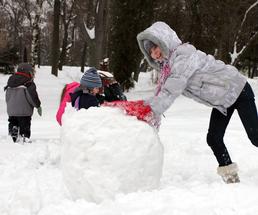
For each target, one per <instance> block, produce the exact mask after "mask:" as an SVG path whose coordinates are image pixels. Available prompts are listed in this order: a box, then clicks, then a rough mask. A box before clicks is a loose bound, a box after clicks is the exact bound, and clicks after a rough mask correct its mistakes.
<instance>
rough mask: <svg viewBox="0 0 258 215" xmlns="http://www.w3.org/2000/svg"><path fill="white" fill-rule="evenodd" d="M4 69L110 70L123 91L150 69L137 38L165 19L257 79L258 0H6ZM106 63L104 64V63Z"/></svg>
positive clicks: (0, 0) (0, 46) (1, 11)
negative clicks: (22, 64) (23, 64)
mask: <svg viewBox="0 0 258 215" xmlns="http://www.w3.org/2000/svg"><path fill="white" fill-rule="evenodd" d="M0 16H1V17H2V18H1V20H0V64H1V62H7V63H9V64H12V65H17V64H18V63H20V62H31V63H32V64H34V65H36V66H37V67H39V66H40V65H51V66H52V74H53V75H55V76H58V73H60V72H62V67H63V66H64V65H69V66H80V67H81V71H84V67H85V66H95V67H96V68H98V69H101V68H100V66H101V65H100V62H103V59H105V58H108V59H109V65H108V70H109V71H110V72H111V73H113V74H114V76H115V78H116V79H117V80H118V81H119V82H120V84H121V85H122V86H123V88H124V89H129V88H130V87H132V86H133V83H134V80H135V81H137V80H138V75H139V72H141V71H146V69H147V64H146V62H145V61H144V59H143V55H142V54H141V52H140V50H139V48H138V44H137V40H136V35H137V34H138V33H139V32H141V31H143V30H144V29H145V28H147V27H149V26H150V25H151V24H152V23H153V22H155V21H164V22H166V23H167V24H169V25H170V26H171V28H173V29H174V30H175V31H176V32H177V34H178V36H179V38H180V39H181V40H182V41H183V42H189V43H191V44H193V45H194V46H196V47H197V48H198V49H200V50H202V51H204V52H206V53H208V54H211V55H214V56H215V57H216V59H219V60H222V61H224V62H225V63H229V64H232V65H235V66H236V67H237V68H238V69H240V71H241V72H242V73H246V75H247V76H248V77H250V78H253V77H254V76H258V71H257V64H258V22H257V20H258V1H257V0H244V1H243V0H223V1H222V0H159V1H154V0H148V1H147V0H145V1H144V0H137V1H133V0H0ZM102 66H103V64H102Z"/></svg>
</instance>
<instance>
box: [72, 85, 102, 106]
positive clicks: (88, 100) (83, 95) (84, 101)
mask: <svg viewBox="0 0 258 215" xmlns="http://www.w3.org/2000/svg"><path fill="white" fill-rule="evenodd" d="M70 96H71V102H72V106H73V107H74V106H75V101H76V99H77V98H78V97H80V98H79V107H78V109H79V110H80V109H81V108H85V109H88V108H89V107H98V106H99V105H100V102H99V100H98V99H97V97H96V96H94V95H92V94H90V93H88V92H85V91H83V90H82V89H80V88H77V90H75V92H74V93H71V94H70Z"/></svg>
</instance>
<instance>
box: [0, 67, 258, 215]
mask: <svg viewBox="0 0 258 215" xmlns="http://www.w3.org/2000/svg"><path fill="white" fill-rule="evenodd" d="M50 70H51V69H50V67H41V68H40V69H38V72H37V74H36V79H35V82H36V84H37V88H38V92H39V95H40V98H41V100H42V108H43V116H42V117H39V116H38V115H37V113H36V112H35V113H34V115H33V120H32V137H31V139H32V140H33V143H32V144H29V145H19V144H13V143H12V142H11V140H10V139H9V138H8V137H7V125H8V123H7V119H8V117H7V114H6V105H5V99H4V97H5V93H4V92H3V90H1V91H0V104H1V105H0V137H1V140H0V214H1V215H35V214H37V215H53V214H54V215H80V214H90V215H99V214H103V215H104V214H105V215H118V214H121V215H122V214H123V215H136V214H137V215H171V214H176V215H179V214H180V215H183V214H185V215H192V214H205V215H209V214H211V215H215V214H216V215H233V214H241V215H254V214H257V213H258V205H257V193H258V186H257V185H258V165H257V163H258V149H257V148H255V147H254V146H253V145H252V144H251V143H250V141H249V140H248V138H247V136H246V134H245V132H244V130H243V127H242V125H241V123H240V120H239V118H238V115H237V113H234V115H233V117H232V119H231V122H230V124H229V127H228V130H227V133H226V136H225V143H226V145H227V147H228V150H229V152H230V154H231V157H232V160H233V161H235V162H237V163H238V165H239V169H240V172H239V176H240V179H241V183H239V184H230V185H226V184H224V183H223V182H222V180H221V178H220V177H219V176H218V175H217V174H216V168H217V163H216V161H215V158H214V156H213V155H212V152H211V150H210V149H209V147H208V146H207V144H206V133H207V128H208V123H209V115H210V108H208V107H206V106H204V105H200V104H198V103H196V102H194V101H192V100H190V99H187V98H185V97H179V98H178V99H177V100H176V102H175V103H174V105H173V106H172V107H171V108H170V109H169V110H168V111H167V112H166V113H165V118H163V119H162V125H161V128H160V132H159V135H160V139H161V142H162V144H163V145H164V167H163V176H162V178H161V185H160V187H159V189H157V190H154V191H151V192H135V193H130V194H127V195H124V194H119V195H117V196H116V198H115V199H114V200H106V201H103V202H102V203H100V204H94V203H90V202H87V201H85V200H83V199H80V200H77V201H73V200H72V198H71V196H70V193H69V192H68V190H67V189H66V187H65V185H64V181H63V177H62V172H61V168H60V149H61V143H60V128H59V125H58V123H57V122H56V121H55V114H56V111H57V107H58V104H59V99H60V94H61V89H62V87H63V85H64V84H65V83H67V82H70V81H72V80H77V81H78V80H79V79H80V75H81V73H80V72H79V68H76V67H65V68H64V71H63V72H60V76H59V77H58V78H56V77H54V76H51V75H50ZM149 76H150V74H141V76H140V81H139V83H138V84H137V86H136V88H135V89H134V90H132V91H130V92H128V93H127V94H126V96H127V98H128V99H129V100H137V99H142V98H146V97H148V96H149V95H152V89H153V87H154V86H152V85H151V83H150V77H149ZM7 79H8V76H3V75H0V84H1V86H2V87H4V86H5V85H6V82H7ZM250 83H251V85H252V86H253V89H254V91H255V94H256V96H257V95H258V84H257V80H250ZM142 135H143V136H144V135H148V134H142Z"/></svg>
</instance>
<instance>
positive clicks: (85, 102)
mask: <svg viewBox="0 0 258 215" xmlns="http://www.w3.org/2000/svg"><path fill="white" fill-rule="evenodd" d="M101 87H102V81H101V79H100V77H99V74H98V72H97V70H96V69H95V68H90V69H88V70H87V71H86V72H85V73H84V74H83V76H82V78H81V80H80V86H79V87H78V88H76V89H75V91H74V92H73V93H71V94H70V96H71V102H72V106H73V107H75V108H76V109H77V110H80V109H81V108H85V109H88V108H89V107H98V106H100V102H99V100H98V99H97V97H96V95H97V94H98V93H99V89H100V88H101Z"/></svg>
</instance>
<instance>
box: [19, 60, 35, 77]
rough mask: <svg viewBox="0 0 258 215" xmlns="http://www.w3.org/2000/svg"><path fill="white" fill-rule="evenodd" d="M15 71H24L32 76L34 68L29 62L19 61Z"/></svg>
mask: <svg viewBox="0 0 258 215" xmlns="http://www.w3.org/2000/svg"><path fill="white" fill-rule="evenodd" d="M17 72H18V73H19V72H21V73H26V74H29V75H31V76H32V75H33V73H34V68H33V67H32V65H31V64H29V63H20V64H19V65H18V68H17Z"/></svg>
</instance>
